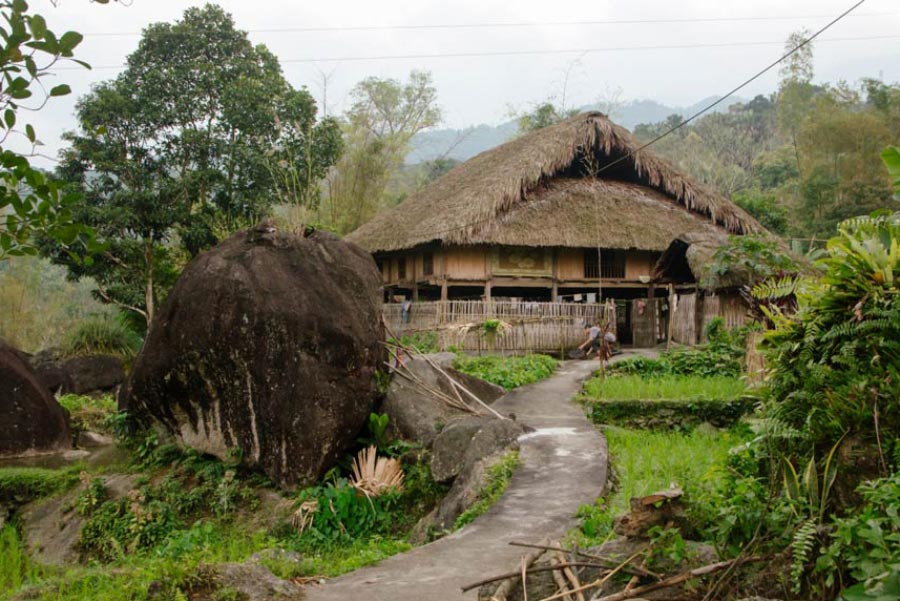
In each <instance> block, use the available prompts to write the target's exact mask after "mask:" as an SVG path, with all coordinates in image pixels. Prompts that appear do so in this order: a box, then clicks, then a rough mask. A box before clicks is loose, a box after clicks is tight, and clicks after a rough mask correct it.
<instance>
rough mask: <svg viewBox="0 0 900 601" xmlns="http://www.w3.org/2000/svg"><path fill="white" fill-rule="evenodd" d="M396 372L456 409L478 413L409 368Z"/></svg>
mask: <svg viewBox="0 0 900 601" xmlns="http://www.w3.org/2000/svg"><path fill="white" fill-rule="evenodd" d="M384 364H385V365H390V364H389V363H388V362H387V361H384ZM394 373H396V374H397V375H399V376H401V377H403V378H405V379H407V380H409V381H410V382H412V383H413V384H414V385H417V386H419V387H420V388H421V389H423V390H425V391H426V392H429V393H431V394H433V395H434V396H436V397H437V398H438V399H439V400H441V401H444V402H445V403H447V404H448V405H450V406H451V407H454V408H456V409H459V410H460V411H465V412H468V413H472V414H475V415H478V412H477V411H475V410H474V409H472V407H470V406H469V405H466V404H462V405H460V404H459V403H457V402H456V401H454V400H453V398H451V397H449V396H447V395H446V394H444V393H443V392H441V391H440V390H437V389H435V388H432V387H431V386H428V385H427V384H425V382H423V381H422V380H421V379H419V378H417V377H416V376H415V374H413V373H412V372H410V371H408V370H407V371H406V372H404V371H402V370H399V369H394Z"/></svg>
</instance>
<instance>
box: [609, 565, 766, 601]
mask: <svg viewBox="0 0 900 601" xmlns="http://www.w3.org/2000/svg"><path fill="white" fill-rule="evenodd" d="M765 559H768V558H766V557H748V558H747V559H744V560H740V561H739V560H737V559H732V560H729V561H720V562H718V563H711V564H709V565H706V566H702V567H699V568H695V569H693V570H689V571H687V572H682V573H681V574H678V575H677V576H672V577H670V578H665V579H664V580H660V581H659V582H654V583H653V584H648V585H646V586H641V587H638V588H633V589H630V590H624V591H619V592H618V593H613V594H612V595H605V596H603V597H596V596H595V597H592V598H591V601H624V600H625V599H632V598H634V597H640V596H641V595H643V594H644V593H649V592H651V591H655V590H657V589H661V588H670V587H673V586H677V585H679V584H681V583H683V582H687V581H688V580H690V579H691V578H699V577H700V576H706V575H707V574H712V573H713V572H718V571H719V570H724V569H725V568H728V567H731V566H732V565H734V564H736V563H749V562H752V561H763V560H765Z"/></svg>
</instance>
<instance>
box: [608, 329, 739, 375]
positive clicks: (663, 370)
mask: <svg viewBox="0 0 900 601" xmlns="http://www.w3.org/2000/svg"><path fill="white" fill-rule="evenodd" d="M749 331H750V328H749V327H742V328H736V329H734V330H732V331H728V330H726V329H725V328H724V321H723V320H722V318H721V317H716V318H715V319H713V320H712V321H710V322H709V325H707V326H706V338H707V340H708V342H707V343H706V344H703V345H698V346H695V347H678V348H673V349H670V350H668V351H664V352H663V353H661V354H660V356H659V359H647V358H645V357H635V358H634V359H626V360H624V361H619V362H617V363H613V364H612V365H610V368H609V373H611V374H634V375H640V376H645V377H657V376H663V375H669V374H675V375H682V376H704V377H712V376H729V377H732V378H737V377H739V376H740V375H741V373H742V372H743V360H744V356H745V354H746V352H747V351H746V344H747V334H748V332H749Z"/></svg>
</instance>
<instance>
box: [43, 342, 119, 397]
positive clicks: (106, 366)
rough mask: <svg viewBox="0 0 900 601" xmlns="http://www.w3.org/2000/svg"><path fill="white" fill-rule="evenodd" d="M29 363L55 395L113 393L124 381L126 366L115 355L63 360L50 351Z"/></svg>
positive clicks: (57, 354)
mask: <svg viewBox="0 0 900 601" xmlns="http://www.w3.org/2000/svg"><path fill="white" fill-rule="evenodd" d="M30 362H31V365H32V366H33V367H34V372H35V374H36V375H37V377H38V379H39V380H40V381H41V383H43V384H44V386H46V387H47V388H49V389H50V390H51V391H52V392H60V393H63V394H67V393H73V394H97V393H104V392H111V391H113V390H115V389H116V388H117V387H118V386H119V385H121V384H122V382H124V381H125V367H124V364H123V363H122V360H121V359H120V358H119V357H115V356H113V355H85V356H78V357H62V356H60V355H59V353H58V352H55V351H52V350H49V351H42V352H40V353H37V354H35V355H33V356H32V357H31V358H30Z"/></svg>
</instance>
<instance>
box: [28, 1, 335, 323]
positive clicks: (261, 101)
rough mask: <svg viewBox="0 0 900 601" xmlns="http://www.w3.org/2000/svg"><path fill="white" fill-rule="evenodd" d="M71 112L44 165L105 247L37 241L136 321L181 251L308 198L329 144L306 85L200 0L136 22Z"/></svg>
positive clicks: (329, 158) (328, 125) (185, 253)
mask: <svg viewBox="0 0 900 601" xmlns="http://www.w3.org/2000/svg"><path fill="white" fill-rule="evenodd" d="M77 113H78V122H79V130H78V131H76V132H69V133H67V134H66V136H65V137H66V139H67V140H68V141H69V142H70V146H69V148H68V149H66V150H65V151H64V153H63V161H62V163H61V165H60V168H59V171H58V173H59V175H60V177H61V178H63V179H65V180H66V181H67V182H68V183H69V185H70V188H71V189H72V190H75V191H78V192H80V193H81V194H82V195H83V196H84V201H83V202H80V203H78V204H77V205H76V206H73V215H74V216H75V218H77V219H78V220H79V221H82V222H84V223H87V224H89V225H91V226H92V227H94V228H95V229H96V230H97V232H98V234H99V235H100V237H101V238H102V239H103V240H104V241H105V242H106V243H107V245H108V251H107V252H105V253H104V254H103V255H102V256H99V257H97V258H96V260H95V261H94V262H93V263H91V264H83V263H82V262H80V261H78V260H77V259H78V257H75V258H73V257H72V256H71V255H70V254H69V253H65V252H62V251H61V249H60V248H59V246H58V245H55V244H47V245H45V247H44V249H43V250H44V251H45V252H46V253H47V254H48V255H49V256H50V257H51V258H52V259H53V260H54V261H55V262H58V263H60V264H63V265H65V266H66V267H67V268H68V269H69V271H70V274H71V275H72V277H74V278H81V277H85V276H89V277H91V278H93V279H94V280H95V281H96V283H97V289H96V294H97V297H98V298H99V299H100V300H102V301H103V302H106V303H111V304H114V305H116V306H118V307H120V308H122V309H123V310H125V311H128V312H129V313H131V314H132V316H133V318H134V319H135V320H136V322H137V323H138V324H140V325H141V326H142V327H146V324H147V323H149V321H150V319H151V318H152V314H153V312H154V310H155V305H156V304H157V303H158V302H159V301H160V300H161V299H162V298H164V297H165V295H166V294H167V292H168V290H169V289H170V287H171V286H172V285H173V284H174V281H175V279H176V277H177V275H178V272H179V270H180V268H181V266H182V265H183V264H184V263H185V262H186V260H187V259H188V258H190V257H192V256H195V255H196V254H197V253H199V252H200V251H201V250H204V249H206V248H209V247H210V246H212V245H214V244H216V243H217V242H219V241H221V240H222V239H224V238H225V237H227V236H228V235H230V234H231V233H233V232H234V231H236V230H238V229H240V228H243V227H246V226H248V225H250V224H252V223H253V222H255V221H257V220H259V219H260V218H261V217H263V216H265V215H267V214H268V213H269V212H270V209H271V207H272V205H273V203H274V202H276V200H281V201H282V202H287V203H294V204H314V203H316V202H317V199H318V192H317V190H318V182H319V180H320V179H321V178H322V176H323V175H324V173H325V171H326V170H327V169H328V168H329V167H330V166H331V165H332V164H333V163H334V161H335V160H336V158H337V155H338V153H339V152H340V139H339V136H338V126H337V123H336V122H334V121H333V120H330V119H326V120H324V121H321V122H317V121H316V106H315V102H314V100H313V98H312V96H311V95H310V94H309V92H307V91H306V90H294V89H293V88H292V87H291V86H290V84H288V82H287V81H286V80H285V79H284V77H283V75H282V73H281V70H280V67H279V65H278V61H277V59H276V58H275V57H274V56H273V55H272V54H271V53H270V52H269V51H268V49H266V47H265V46H262V45H257V46H255V45H253V44H252V43H251V42H250V40H249V39H248V37H247V34H246V32H243V31H240V30H239V29H237V28H236V27H235V24H234V22H233V20H232V18H231V16H230V15H228V14H227V13H226V12H225V11H224V10H222V9H221V8H220V7H218V6H215V5H212V4H207V5H205V6H204V7H201V8H189V9H188V10H186V11H185V12H184V15H183V17H182V19H181V20H180V21H176V22H175V23H155V24H152V25H150V26H149V27H147V28H145V29H144V31H143V35H142V37H141V40H140V42H139V45H138V48H137V50H136V51H135V52H134V53H132V54H131V55H130V56H129V57H128V65H127V68H126V69H125V70H124V71H123V72H122V73H121V74H120V75H119V76H118V77H116V78H115V79H114V80H111V81H107V82H104V83H102V84H100V85H98V86H95V87H94V88H93V90H92V91H91V93H90V94H88V95H87V96H85V97H83V98H81V99H80V100H79V103H78V106H77ZM279 196H281V198H280V199H279ZM139 329H142V328H139Z"/></svg>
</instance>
